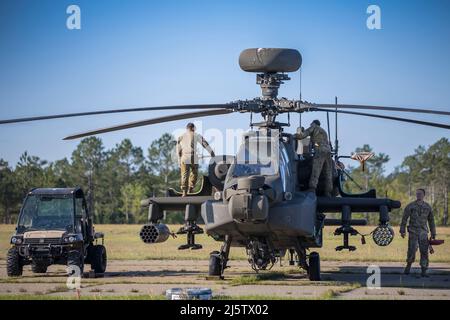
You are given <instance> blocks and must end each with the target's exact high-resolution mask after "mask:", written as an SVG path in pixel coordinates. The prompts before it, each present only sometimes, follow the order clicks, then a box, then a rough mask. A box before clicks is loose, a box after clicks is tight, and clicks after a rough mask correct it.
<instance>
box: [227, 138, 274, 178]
mask: <svg viewBox="0 0 450 320" xmlns="http://www.w3.org/2000/svg"><path fill="white" fill-rule="evenodd" d="M278 173H279V139H278V135H264V134H261V132H260V131H256V132H249V133H247V134H246V135H245V136H244V138H243V142H242V144H241V146H240V148H239V151H238V153H237V155H236V157H235V160H234V162H233V164H232V165H231V168H230V170H229V171H228V177H227V180H230V179H234V178H240V177H248V176H254V175H258V176H259V175H261V176H275V175H277V174H278Z"/></svg>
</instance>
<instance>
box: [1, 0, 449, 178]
mask: <svg viewBox="0 0 450 320" xmlns="http://www.w3.org/2000/svg"><path fill="white" fill-rule="evenodd" d="M70 4H76V5H79V7H80V8H81V30H68V29H67V28H66V19H67V17H68V14H67V13H66V8H67V7H68V6H69V5H70ZM370 4H376V5H379V6H380V8H381V25H382V29H381V30H369V29H368V28H367V27H366V19H367V17H368V14H367V13H366V9H367V7H368V6H369V5H370ZM0 40H1V47H0V110H1V117H0V118H2V119H5V118H12V117H21V116H33V115H41V114H42V115H44V114H52V113H65V112H79V111H89V110H98V109H107V108H116V107H117V108H122V107H143V106H158V105H172V104H173V105H175V104H194V103H199V104H202V103H222V102H229V101H233V100H237V99H245V98H248V99H251V98H253V97H256V96H259V94H260V90H259V87H258V86H256V85H255V75H254V74H251V73H245V72H243V71H241V70H240V69H239V66H238V56H239V53H240V51H241V50H243V49H245V48H250V47H288V48H295V49H298V50H299V51H300V52H301V53H302V55H303V66H302V80H303V81H302V82H303V86H302V87H303V90H302V91H303V98H304V99H306V100H308V101H313V102H319V103H332V102H333V101H334V96H338V97H339V101H340V102H341V103H351V104H377V105H386V106H400V107H423V108H433V109H440V110H447V111H449V110H450V1H447V0H443V1H425V0H423V1H401V0H397V1H393V0H390V1H379V0H374V1H298V0H297V1H264V0H263V1H261V0H258V1H229V0H228V1H219V0H214V1H211V0H208V1H179V0H177V1H175V0H169V1H167V0H165V1H93V0H90V1H80V0H71V1H20V0H2V1H1V2H0ZM291 77H292V80H291V81H290V82H288V83H286V84H285V85H284V86H283V87H282V88H281V90H280V95H281V96H285V97H288V98H298V96H299V89H298V88H299V74H298V73H295V74H292V75H291ZM165 114H168V112H162V111H161V112H145V113H139V114H136V113H134V114H133V113H131V114H120V115H107V116H97V117H90V118H86V117H82V118H72V119H66V120H49V121H45V122H44V121H42V122H35V123H22V124H13V125H4V126H1V127H0V158H4V159H6V160H7V161H9V162H10V164H15V163H16V162H17V160H18V158H19V156H20V154H21V153H22V152H23V151H25V150H27V151H28V152H29V153H31V154H33V155H37V156H40V157H41V158H44V159H48V160H56V159H61V158H63V157H65V156H70V153H71V151H72V150H73V149H74V148H75V146H76V144H77V143H78V141H62V138H63V137H64V136H66V135H68V134H71V133H76V132H79V131H84V130H89V129H94V128H97V127H104V126H108V125H113V124H119V123H122V122H127V121H134V120H140V119H145V118H152V117H156V116H161V115H165ZM390 114H392V115H396V116H398V115H399V114H395V113H390ZM400 116H402V117H411V118H415V119H424V120H428V121H437V122H442V123H449V122H450V119H449V117H440V116H428V115H415V114H406V113H405V114H400ZM315 118H319V119H320V120H322V122H325V118H324V115H322V114H313V113H309V114H306V115H304V116H303V119H304V124H309V122H310V121H311V120H313V119H315ZM204 120H205V121H204V122H203V129H210V128H217V129H219V130H221V131H222V132H224V130H225V129H227V128H228V129H237V128H242V129H246V128H248V122H249V117H248V115H242V114H233V115H226V116H217V117H210V118H205V119H204ZM339 124H340V130H339V135H340V136H339V139H340V145H341V147H342V148H341V152H342V153H349V152H350V151H352V150H354V149H355V147H358V146H361V145H362V144H364V143H369V144H370V145H371V146H372V147H373V148H374V149H375V151H376V152H385V153H387V154H389V155H390V156H391V161H390V163H389V165H388V166H387V169H388V171H390V170H392V169H393V168H394V167H395V166H397V165H399V164H400V163H401V160H402V159H403V157H404V156H406V155H408V154H411V153H413V151H414V149H415V148H416V147H417V146H418V145H420V144H422V145H429V144H431V143H433V142H435V141H436V140H437V139H439V138H441V137H449V136H450V134H449V131H448V130H444V129H437V128H436V129H435V128H429V127H423V126H417V125H409V124H403V123H398V122H393V121H387V120H385V121H384V120H377V119H372V118H362V117H356V116H348V115H342V116H340V121H339ZM184 125H185V121H177V122H173V123H169V124H161V125H155V126H152V127H142V128H137V129H130V130H126V131H120V132H115V133H108V134H104V135H102V136H101V138H102V139H103V141H104V144H105V146H106V147H108V148H109V147H112V146H114V145H115V144H116V143H118V142H119V141H120V140H121V139H123V138H125V137H128V138H130V139H131V140H132V141H133V143H134V144H136V145H140V146H142V147H143V148H144V150H146V149H147V147H148V145H149V144H150V142H151V141H152V140H154V139H156V138H158V137H159V136H160V135H161V134H162V133H163V132H172V131H174V130H175V129H177V128H180V127H183V126H184ZM332 128H333V127H332ZM294 129H295V128H290V129H288V131H293V130H294ZM333 132H334V130H333ZM332 138H333V139H334V137H332Z"/></svg>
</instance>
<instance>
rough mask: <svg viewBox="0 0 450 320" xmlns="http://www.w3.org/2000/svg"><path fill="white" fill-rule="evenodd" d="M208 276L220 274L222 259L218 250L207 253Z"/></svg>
mask: <svg viewBox="0 0 450 320" xmlns="http://www.w3.org/2000/svg"><path fill="white" fill-rule="evenodd" d="M208 274H209V275H210V276H221V275H222V259H221V257H220V252H219V251H213V252H211V254H210V255H209V273H208Z"/></svg>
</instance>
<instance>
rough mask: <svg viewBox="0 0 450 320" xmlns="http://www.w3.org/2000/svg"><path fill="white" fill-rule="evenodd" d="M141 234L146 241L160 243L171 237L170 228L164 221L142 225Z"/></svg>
mask: <svg viewBox="0 0 450 320" xmlns="http://www.w3.org/2000/svg"><path fill="white" fill-rule="evenodd" d="M139 236H140V237H141V240H142V241H144V243H149V244H150V243H160V242H164V241H166V240H167V239H168V238H169V236H170V230H169V228H168V227H167V225H165V224H163V223H158V224H146V225H143V226H142V228H141V232H139Z"/></svg>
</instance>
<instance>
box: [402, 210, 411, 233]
mask: <svg viewBox="0 0 450 320" xmlns="http://www.w3.org/2000/svg"><path fill="white" fill-rule="evenodd" d="M410 214H411V210H410V206H409V205H408V206H406V208H405V210H403V217H402V222H401V223H400V234H405V233H406V223H407V222H408V219H409V215H410Z"/></svg>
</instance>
